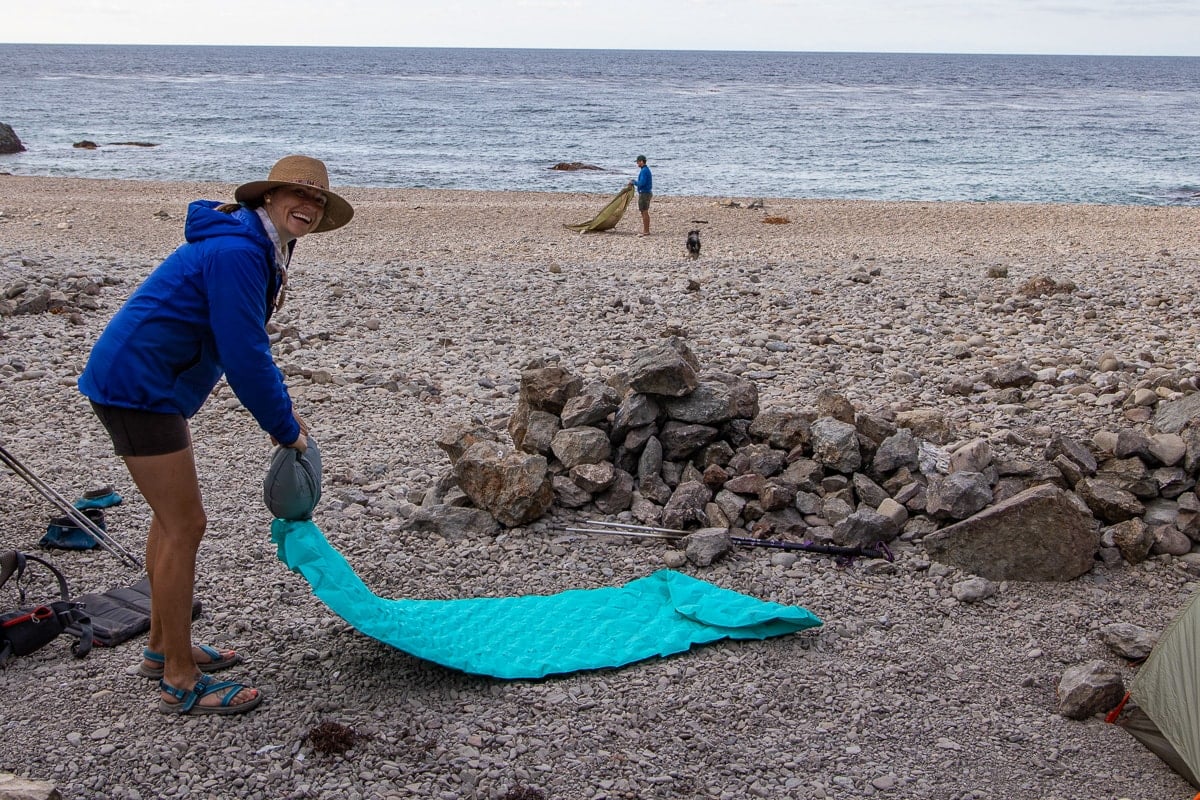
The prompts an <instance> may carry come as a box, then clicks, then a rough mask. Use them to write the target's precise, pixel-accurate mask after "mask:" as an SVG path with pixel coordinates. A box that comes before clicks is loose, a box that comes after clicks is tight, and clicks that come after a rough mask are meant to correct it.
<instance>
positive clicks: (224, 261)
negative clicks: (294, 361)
mask: <svg viewBox="0 0 1200 800" xmlns="http://www.w3.org/2000/svg"><path fill="white" fill-rule="evenodd" d="M218 205H220V203H217V202H214V201H211V200H197V201H195V202H193V203H192V204H191V205H190V206H188V213H187V222H186V223H185V224H184V235H185V238H186V240H187V243H186V244H184V245H181V246H180V247H179V248H178V249H177V250H176V251H175V252H174V253H172V254H171V255H170V256H169V257H168V258H167V259H166V261H164V262H163V263H162V264H160V265H159V266H158V268H157V269H155V270H154V271H153V272H152V273H150V276H149V277H148V278H146V281H145V283H143V284H142V285H141V286H139V287H138V288H137V290H136V291H134V293H133V294H132V295H131V296H130V297H129V300H128V301H126V303H125V305H124V306H122V307H121V309H120V310H119V311H118V312H117V313H116V315H115V316H114V317H113V318H112V320H111V321H110V322H109V323H108V327H106V328H105V329H104V332H103V333H102V334H101V335H100V338H99V339H98V340H97V341H96V344H95V346H94V347H93V348H92V353H91V356H90V357H89V358H88V363H87V366H86V367H85V368H84V370H83V374H82V375H81V376H80V377H79V390H80V391H81V392H83V394H84V395H85V396H86V397H88V398H89V399H90V400H92V401H94V402H96V403H100V404H102V405H110V406H117V407H119V408H132V409H139V410H142V411H154V412H158V413H165V414H171V413H179V414H182V415H183V416H185V417H189V418H190V417H192V416H193V415H194V414H195V413H196V412H197V411H198V410H199V409H200V406H201V405H203V404H204V401H205V400H206V399H207V398H208V396H209V394H210V393H211V392H212V390H213V387H215V386H216V385H217V381H219V380H220V379H221V375H222V374H224V375H225V378H226V380H227V381H228V382H229V385H230V387H231V388H232V389H233V391H234V393H235V394H236V395H237V397H238V400H240V401H241V402H242V405H244V406H245V407H246V408H247V409H248V410H249V411H250V413H251V414H252V415H253V416H254V419H255V420H256V421H257V422H258V424H259V425H260V426H261V427H262V429H263V430H265V431H266V432H267V433H269V434H270V435H271V436H273V437H275V439H276V440H277V441H279V442H282V443H284V444H290V443H291V442H294V441H295V440H296V439H297V438H298V437H299V436H300V426H299V425H298V424H297V423H296V420H295V418H294V417H293V416H292V401H291V398H290V397H289V396H288V392H287V386H286V385H285V384H284V382H283V376H282V374H281V373H280V372H279V369H278V368H277V367H276V366H275V362H274V359H273V358H272V357H271V345H270V341H269V339H268V336H267V330H266V322H267V320H268V319H269V318H270V316H271V311H272V308H273V306H274V299H275V296H276V294H277V293H278V291H279V285H280V270H279V267H278V266H277V265H276V263H275V246H274V244H273V243H272V242H271V238H270V236H269V235H268V234H267V232H266V231H265V230H264V229H263V225H262V222H261V221H260V220H259V218H258V215H257V214H256V213H255V212H254V211H252V210H249V209H245V208H242V209H238V210H237V211H235V212H234V213H232V214H226V213H223V212H221V211H217V210H216V207H217V206H218Z"/></svg>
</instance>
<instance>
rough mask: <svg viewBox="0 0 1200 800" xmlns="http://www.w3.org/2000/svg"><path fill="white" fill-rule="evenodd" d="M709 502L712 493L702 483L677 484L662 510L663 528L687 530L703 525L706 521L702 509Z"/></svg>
mask: <svg viewBox="0 0 1200 800" xmlns="http://www.w3.org/2000/svg"><path fill="white" fill-rule="evenodd" d="M710 500H712V492H710V491H709V489H708V487H707V486H705V485H704V484H703V483H700V482H698V481H691V482H688V483H681V484H679V486H677V487H676V488H675V492H674V493H673V494H672V495H671V499H670V500H669V501H667V505H666V507H665V508H664V509H663V512H662V522H663V526H664V527H667V528H674V529H675V530H687V529H689V528H695V527H696V526H698V525H704V524H705V523H706V521H707V519H708V517H707V515H706V514H705V510H704V508H705V506H706V505H708V502H709V501H710Z"/></svg>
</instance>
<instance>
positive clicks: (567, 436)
mask: <svg viewBox="0 0 1200 800" xmlns="http://www.w3.org/2000/svg"><path fill="white" fill-rule="evenodd" d="M550 449H551V450H552V451H553V452H554V455H555V456H556V457H557V458H558V460H559V461H561V462H562V464H563V466H564V467H566V468H567V469H574V468H575V467H577V466H579V465H580V464H599V463H600V462H601V461H607V460H608V457H609V456H610V455H611V454H612V449H611V447H610V446H609V443H608V434H606V433H605V432H604V431H602V430H600V429H599V428H590V427H588V426H586V425H584V426H581V427H578V428H563V429H562V430H561V431H559V432H558V433H556V434H554V438H553V439H552V440H551V441H550Z"/></svg>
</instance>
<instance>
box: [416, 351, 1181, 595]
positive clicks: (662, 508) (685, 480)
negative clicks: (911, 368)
mask: <svg viewBox="0 0 1200 800" xmlns="http://www.w3.org/2000/svg"><path fill="white" fill-rule="evenodd" d="M1193 398H1196V399H1193ZM1193 414H1195V416H1196V423H1195V427H1193V424H1192V421H1191V420H1192V416H1193ZM1156 419H1161V420H1162V421H1161V422H1160V423H1159V427H1160V428H1163V426H1165V427H1166V428H1173V430H1166V429H1164V430H1160V431H1158V432H1155V433H1150V434H1147V433H1140V432H1137V431H1133V430H1127V431H1121V432H1119V433H1108V432H1106V433H1102V434H1100V435H1098V436H1096V437H1095V442H1094V443H1093V444H1094V445H1095V450H1093V448H1092V447H1089V446H1087V445H1085V444H1084V443H1083V442H1080V441H1077V440H1074V439H1071V438H1069V437H1065V436H1054V437H1053V438H1051V440H1050V441H1049V442H1048V443H1047V444H1046V446H1045V448H1044V457H1041V458H1030V459H1026V460H1022V459H1016V458H1000V457H997V455H996V454H995V453H994V452H993V447H992V444H991V443H990V442H989V441H988V440H986V439H973V440H971V441H967V442H959V443H957V444H956V445H954V446H951V447H947V446H946V445H948V444H949V443H950V442H951V440H952V438H953V435H954V434H953V431H952V430H950V429H949V427H948V426H947V424H946V420H945V418H944V416H942V415H941V414H939V413H938V412H937V411H935V410H929V409H925V410H913V411H902V412H898V413H894V412H890V411H887V410H883V411H878V412H864V411H860V410H857V409H855V408H854V407H853V405H852V404H851V403H850V402H849V401H848V400H847V399H846V398H845V397H843V396H841V395H839V394H837V393H834V392H823V393H821V394H820V395H819V396H818V398H817V403H816V408H815V409H811V410H789V409H765V410H762V409H760V408H759V397H758V390H757V388H756V386H755V385H754V383H753V382H751V381H749V380H747V379H745V378H743V377H739V376H735V375H730V374H723V373H704V372H703V371H702V370H701V367H700V365H699V363H698V361H697V359H696V357H695V355H694V354H693V353H692V351H691V350H690V349H689V348H688V346H687V344H686V343H685V342H684V341H682V340H680V339H677V338H672V339H669V340H664V341H663V342H662V343H660V344H658V345H656V346H653V347H650V348H647V349H646V350H644V351H642V352H641V353H640V354H638V355H637V356H636V357H635V359H634V361H633V363H632V364H631V365H630V366H629V368H628V369H627V370H625V371H624V372H623V373H621V374H618V375H616V376H614V377H613V378H611V379H609V380H608V381H607V382H605V383H600V382H596V383H591V384H584V382H583V381H582V380H581V379H580V378H579V377H578V376H576V375H574V374H572V373H571V372H570V371H569V370H567V369H565V368H563V367H561V366H559V365H557V364H553V363H544V362H537V363H534V364H531V365H529V366H528V367H527V368H526V369H525V370H524V371H523V373H522V375H521V390H520V396H519V401H518V405H517V409H516V411H515V412H514V413H513V415H512V416H511V418H510V419H509V422H508V426H507V428H508V434H509V435H510V436H511V439H512V444H511V445H509V444H506V443H504V442H502V441H501V435H500V434H498V433H497V432H496V431H495V430H493V429H492V428H489V427H487V426H485V425H457V426H453V427H451V428H450V429H448V430H447V431H446V432H445V433H444V434H443V436H442V437H441V438H440V439H439V441H438V444H439V446H440V447H441V448H442V449H443V450H444V451H445V452H446V453H447V454H448V455H449V457H450V461H451V464H452V467H453V469H452V471H451V473H449V474H448V475H447V476H446V477H445V478H444V479H443V480H442V482H441V483H440V485H439V487H437V489H436V490H434V491H431V492H429V493H427V495H426V497H425V504H426V506H429V505H432V504H437V503H440V504H442V505H449V506H455V507H464V506H473V507H474V508H476V509H481V510H484V511H486V512H487V513H488V514H489V515H491V517H493V518H494V519H495V520H496V521H498V522H499V523H500V524H501V525H505V526H509V527H516V526H520V525H525V524H528V523H529V522H532V521H533V520H535V519H537V518H539V517H541V516H542V515H544V514H545V513H547V512H548V511H549V510H550V509H551V508H552V507H553V506H555V505H557V506H559V507H562V508H569V509H584V510H588V511H594V512H595V513H597V514H600V515H624V516H625V518H626V519H628V518H632V519H634V520H636V521H638V522H640V523H642V524H645V525H652V526H662V527H666V528H672V529H679V530H696V529H700V528H724V529H727V530H730V531H737V530H739V529H740V530H742V531H746V532H748V534H749V535H752V536H755V537H759V538H784V539H789V538H790V539H803V540H812V541H818V542H829V543H833V544H837V545H842V546H850V547H872V546H874V545H877V544H878V543H880V542H885V543H886V542H889V541H892V540H894V539H897V538H902V539H904V540H924V544H925V548H926V550H927V551H928V553H929V554H930V556H931V557H933V558H934V559H936V560H939V561H942V562H944V563H947V564H950V565H953V566H956V567H959V568H961V569H963V570H964V571H966V572H970V573H973V574H975V575H979V576H982V577H984V578H988V579H991V580H1006V579H1018V580H1070V579H1072V578H1074V577H1077V576H1078V575H1081V574H1083V573H1084V572H1086V571H1088V570H1089V569H1091V567H1092V565H1093V563H1094V561H1095V558H1096V557H1097V554H1099V556H1100V557H1101V558H1103V559H1104V560H1106V561H1110V562H1119V561H1120V560H1121V559H1122V558H1124V559H1125V560H1126V561H1129V562H1131V563H1136V562H1137V561H1140V560H1142V559H1144V558H1146V557H1147V556H1148V555H1149V554H1151V553H1169V554H1172V555H1180V556H1182V555H1185V554H1188V553H1191V552H1192V551H1200V547H1198V546H1197V544H1196V542H1197V541H1200V500H1198V499H1197V496H1196V494H1195V492H1194V491H1193V489H1194V488H1195V484H1196V474H1197V471H1198V470H1200V395H1193V396H1190V397H1188V398H1185V400H1183V401H1179V402H1178V403H1175V404H1166V405H1163V406H1161V407H1160V410H1159V414H1158V417H1157V418H1156ZM1195 559H1196V560H1198V561H1200V555H1196V556H1195Z"/></svg>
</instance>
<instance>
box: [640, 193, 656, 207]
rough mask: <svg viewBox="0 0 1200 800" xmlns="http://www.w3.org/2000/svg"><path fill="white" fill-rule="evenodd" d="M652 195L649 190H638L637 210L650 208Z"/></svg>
mask: <svg viewBox="0 0 1200 800" xmlns="http://www.w3.org/2000/svg"><path fill="white" fill-rule="evenodd" d="M652 196H653V195H651V194H650V193H649V192H639V193H638V211H649V210H650V198H651V197H652Z"/></svg>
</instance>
